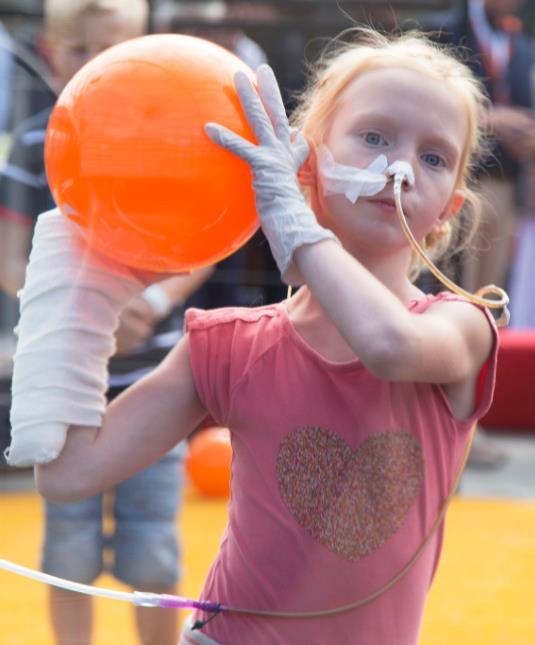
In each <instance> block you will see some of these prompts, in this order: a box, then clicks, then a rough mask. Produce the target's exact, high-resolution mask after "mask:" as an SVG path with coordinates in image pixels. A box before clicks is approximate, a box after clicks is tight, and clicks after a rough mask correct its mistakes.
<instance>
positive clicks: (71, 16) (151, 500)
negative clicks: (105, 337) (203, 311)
mask: <svg viewBox="0 0 535 645" xmlns="http://www.w3.org/2000/svg"><path fill="white" fill-rule="evenodd" d="M44 15H45V25H44V38H43V45H44V48H45V51H46V53H47V56H48V58H49V61H50V66H51V68H52V70H53V73H54V82H55V84H56V89H57V91H58V92H59V91H60V90H61V89H62V88H63V87H64V85H65V84H66V83H67V82H68V81H69V80H70V78H71V77H72V76H73V75H74V74H75V73H76V72H77V71H78V69H79V68H80V67H82V65H84V64H85V63H86V62H87V61H89V60H90V59H91V58H93V57H94V56H95V55H96V54H98V53H99V52H101V51H102V50H104V49H107V48H108V47H110V46H112V45H114V44H117V43H119V42H121V41H124V40H126V39H129V38H132V37H135V36H140V35H142V34H143V33H145V31H146V24H147V19H148V5H147V2H146V0H45V3H44ZM50 113H51V107H47V108H46V109H44V110H42V111H40V112H38V113H37V114H36V115H34V116H33V117H31V118H30V119H29V120H26V121H24V122H23V123H21V124H20V125H19V127H18V128H17V129H16V130H15V132H14V136H13V144H12V148H11V150H10V153H9V158H8V160H7V163H6V165H5V167H4V168H3V170H2V172H1V174H0V287H1V288H2V289H3V290H4V292H5V293H7V294H9V295H10V296H12V297H13V298H15V297H16V294H17V292H18V290H19V289H21V288H22V286H23V284H24V277H25V269H26V264H27V259H28V254H29V250H30V246H31V239H32V234H33V229H34V225H35V222H36V219H37V216H38V215H39V214H40V213H42V212H44V211H47V210H50V209H51V208H53V207H54V202H53V199H52V195H51V194H50V191H49V188H48V185H47V180H46V175H45V165H44V138H45V131H46V127H47V123H48V119H49V116H50ZM211 271H212V270H211V269H203V270H199V271H196V272H194V273H193V274H191V276H177V277H173V278H170V279H167V280H164V281H162V282H160V283H158V284H155V285H153V287H154V288H153V287H151V288H150V289H148V290H147V291H146V292H144V293H143V294H142V295H141V296H139V297H136V298H134V299H133V300H132V301H130V303H128V305H127V306H126V308H125V309H124V311H123V313H122V315H121V320H120V326H119V329H118V330H117V333H116V343H117V353H116V357H115V358H114V359H113V360H112V363H111V366H110V380H109V391H108V399H109V400H111V399H113V398H114V397H115V396H117V395H118V394H119V393H120V392H121V391H122V390H123V389H124V388H125V387H127V386H128V385H130V384H131V383H133V382H134V381H136V380H137V379H138V378H140V377H141V376H142V375H144V374H145V373H147V372H148V371H150V370H151V369H152V368H153V367H154V366H156V365H157V364H158V363H159V362H160V361H161V360H162V358H163V356H164V355H165V354H166V353H167V351H168V350H169V349H170V348H171V347H172V346H173V345H174V344H175V343H176V342H177V340H178V338H179V337H180V335H181V329H182V313H181V312H182V306H181V305H183V303H184V302H185V300H186V299H187V297H188V296H189V295H190V294H191V293H192V292H194V291H195V290H196V289H197V288H198V287H199V286H200V285H201V284H202V283H203V282H204V280H205V279H206V278H207V277H208V275H210V273H211ZM183 452H184V445H183V444H182V445H178V446H176V447H175V448H174V449H173V450H172V451H170V452H169V453H168V454H167V455H166V456H165V457H164V458H163V459H162V460H160V461H159V462H158V463H156V464H154V465H153V466H151V467H150V468H148V469H147V470H146V471H143V472H141V473H139V474H138V475H136V476H135V477H132V478H130V479H128V480H126V481H125V482H123V483H121V484H120V485H118V486H117V487H116V488H115V489H114V491H113V517H114V532H113V535H111V536H108V535H106V534H105V533H104V530H103V514H104V512H105V511H104V509H103V502H106V504H105V506H107V504H108V501H110V500H108V498H106V499H105V500H103V497H102V496H101V495H98V496H95V497H91V498H89V499H87V500H84V501H82V502H79V503H76V504H67V505H57V504H53V503H49V502H47V503H46V505H45V543H44V549H43V555H42V568H43V570H44V571H45V572H46V573H49V574H52V575H55V576H59V577H62V578H67V579H70V580H74V581H77V582H81V583H86V584H89V583H91V582H93V581H94V580H95V578H97V576H98V575H99V574H100V573H101V571H102V570H103V569H104V568H105V556H106V555H107V550H108V548H109V549H110V550H111V551H112V553H113V563H112V564H111V567H110V568H111V572H112V574H113V575H114V576H115V577H116V578H117V579H118V580H121V581H122V582H124V583H125V584H127V585H129V586H132V587H134V588H137V589H143V590H147V591H153V592H155V593H168V594H174V593H177V581H178V579H179V577H180V571H179V566H178V562H179V557H178V556H179V544H178V540H177V536H176V515H177V512H178V508H179V506H180V502H181V493H182V456H183ZM49 600H50V613H51V620H52V627H53V631H54V634H55V638H56V643H58V644H59V645H88V644H89V643H90V642H91V639H92V629H93V605H92V599H91V597H90V596H86V595H82V594H76V593H73V592H70V591H65V590H62V589H58V588H55V587H50V597H49ZM136 622H137V627H138V632H139V637H140V640H141V642H142V643H143V644H144V645H149V644H153V645H171V644H173V645H175V644H176V642H177V639H178V631H179V621H178V618H177V612H176V611H169V610H165V609H154V608H143V607H137V608H136Z"/></svg>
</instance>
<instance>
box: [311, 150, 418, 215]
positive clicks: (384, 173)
mask: <svg viewBox="0 0 535 645" xmlns="http://www.w3.org/2000/svg"><path fill="white" fill-rule="evenodd" d="M317 155H318V168H319V180H320V186H321V188H322V191H323V194H324V195H344V196H345V197H346V198H347V199H348V200H349V201H350V202H351V203H352V204H354V203H355V202H356V201H357V199H358V198H359V197H360V196H363V197H371V196H372V195H377V194H378V193H380V192H381V191H382V190H383V189H384V188H385V186H386V184H387V183H388V181H389V178H390V177H391V176H393V175H397V174H398V173H403V180H402V181H408V182H409V183H410V184H411V185H413V184H414V173H413V170H412V168H411V166H410V164H409V163H408V162H406V161H394V163H392V164H390V165H388V160H387V158H386V156H385V155H379V156H378V157H377V158H376V159H375V160H374V161H372V163H371V164H370V165H369V166H368V167H367V168H356V167H354V166H347V165H344V164H341V163H338V162H337V161H335V160H334V157H333V156H332V153H331V151H330V150H329V148H328V147H327V146H326V145H325V144H321V145H319V146H318V148H317Z"/></svg>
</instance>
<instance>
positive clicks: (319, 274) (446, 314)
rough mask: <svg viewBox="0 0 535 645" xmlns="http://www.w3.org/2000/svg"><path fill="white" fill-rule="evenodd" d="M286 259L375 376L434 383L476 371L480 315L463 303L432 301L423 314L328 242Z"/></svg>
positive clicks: (488, 343)
mask: <svg viewBox="0 0 535 645" xmlns="http://www.w3.org/2000/svg"><path fill="white" fill-rule="evenodd" d="M294 258H295V261H296V263H297V266H298V267H299V271H300V272H301V274H302V275H303V278H304V279H305V281H306V283H307V285H308V287H309V289H310V290H311V292H312V293H313V294H314V297H315V298H316V299H317V300H318V301H319V302H320V304H321V305H322V307H323V308H324V310H325V311H326V312H327V313H328V315H329V318H330V319H331V320H332V321H333V323H334V324H335V326H336V327H337V329H338V330H339V332H340V333H341V334H342V336H343V337H344V339H345V340H346V342H347V343H348V344H349V346H350V347H351V348H352V349H353V350H354V352H355V354H356V355H357V356H358V357H359V358H360V360H361V361H362V362H363V363H364V364H365V365H366V367H368V369H370V370H371V371H372V372H373V373H375V374H376V375H377V376H379V377H381V378H384V379H387V380H392V381H420V382H428V383H442V384H446V383H454V382H458V381H463V380H465V379H469V378H470V377H472V376H474V375H475V374H477V372H478V371H479V370H480V369H481V367H482V365H483V364H484V363H485V361H486V359H487V358H488V356H489V354H490V352H491V350H492V344H493V334H492V330H491V326H490V324H489V321H488V319H487V316H486V315H485V313H484V312H483V311H482V310H481V309H479V308H477V307H475V306H474V305H472V304H470V303H467V302H462V301H455V302H448V301H442V302H441V301H439V302H437V303H435V304H434V305H432V306H431V307H430V308H429V309H428V310H427V311H426V312H425V313H423V314H418V313H412V312H411V311H409V310H408V309H407V307H406V306H405V304H404V303H402V302H401V301H400V300H399V299H398V298H397V297H396V296H395V295H394V294H393V293H392V292H391V291H390V290H389V289H387V288H386V287H385V286H384V285H383V284H382V283H381V282H380V281H379V280H378V279H377V278H376V277H375V276H373V275H372V274H371V273H370V272H369V271H368V270H367V269H366V268H365V267H364V266H362V265H361V264H360V263H359V262H358V261H357V260H356V259H355V258H354V257H352V256H351V255H350V254H349V253H347V252H346V251H345V250H344V249H343V248H342V247H341V246H339V245H338V244H334V243H332V242H325V243H323V244H316V245H305V246H301V247H299V248H298V249H297V250H296V251H295V254H294ZM355 285H358V287H357V288H356V287H355Z"/></svg>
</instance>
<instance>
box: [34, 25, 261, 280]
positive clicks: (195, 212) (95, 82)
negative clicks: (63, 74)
mask: <svg viewBox="0 0 535 645" xmlns="http://www.w3.org/2000/svg"><path fill="white" fill-rule="evenodd" d="M238 70H242V71H244V72H245V73H246V74H247V75H248V76H249V77H250V78H251V80H254V74H253V73H252V71H251V70H250V68H249V67H247V66H246V65H245V64H244V63H243V62H242V61H240V60H239V59H238V58H237V57H236V56H234V55H233V54H231V53H230V52H228V51H227V50H226V49H223V48H222V47H220V46H218V45H215V44H213V43H210V42H208V41H206V40H203V39H200V38H194V37H191V36H180V35H176V34H165V35H152V36H144V37H142V38H135V39H133V40H130V41H126V42H124V43H121V44H119V45H116V46H114V47H111V48H110V49H108V50H106V51H105V52H103V53H102V54H100V55H98V56H97V57H95V58H94V59H93V60H91V61H90V62H89V63H88V64H87V65H85V66H84V67H83V68H82V69H81V70H80V71H79V72H78V73H77V74H76V75H75V76H74V77H73V78H72V80H71V81H70V82H69V83H68V84H67V86H66V87H65V89H64V90H63V92H62V93H61V95H60V97H59V99H58V102H57V104H56V106H55V108H54V110H53V112H52V115H51V117H50V121H49V126H48V129H47V133H46V141H45V164H46V172H47V178H48V182H49V185H50V188H51V190H52V193H53V195H54V199H55V201H56V203H57V204H58V206H59V208H60V210H61V211H62V212H63V213H64V214H65V215H66V216H67V217H69V218H70V219H72V220H74V221H76V222H78V223H79V224H81V225H82V226H83V227H84V228H85V229H87V231H88V242H89V244H90V245H91V246H93V247H95V248H97V249H98V250H100V251H101V252H102V253H105V254H106V255H109V256H111V257H113V258H114V259H116V260H118V261H120V262H122V263H124V264H127V265H129V266H132V267H136V268H140V269H147V270H151V271H162V272H179V271H187V270H190V269H193V268H196V267H200V266H205V265H208V264H212V263H214V262H217V261H219V260H221V259H223V258H224V257H227V256H228V255H230V254H231V253H233V252H234V251H235V250H236V249H238V248H239V247H240V246H241V245H242V244H244V243H245V242H246V241H247V240H248V239H249V238H250V237H251V236H252V235H253V233H254V232H255V231H256V229H257V228H258V218H257V216H256V211H255V206H254V195H253V190H252V187H251V173H250V170H249V168H248V166H247V164H246V163H245V162H244V161H242V160H240V159H238V158H237V157H235V156H234V155H232V154H231V153H230V152H228V151H226V150H223V149H222V148H220V147H219V146H217V145H216V144H214V143H213V142H212V141H210V139H209V138H208V137H207V135H206V134H205V132H204V125H205V123H207V122H208V121H215V122H217V123H221V124H223V125H225V126H227V127H228V128H230V129H232V130H233V131H235V132H237V133H238V134H240V135H242V136H243V137H245V138H246V139H248V140H249V141H254V140H255V139H254V135H253V133H252V131H251V129H250V127H249V125H248V123H247V122H246V119H245V115H244V113H243V111H242V108H241V106H240V104H239V100H238V96H237V94H236V91H235V89H234V85H233V76H234V74H235V72H236V71H238Z"/></svg>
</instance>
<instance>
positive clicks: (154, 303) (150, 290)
mask: <svg viewBox="0 0 535 645" xmlns="http://www.w3.org/2000/svg"><path fill="white" fill-rule="evenodd" d="M141 297H142V298H143V300H146V301H147V302H148V303H149V305H150V306H151V308H152V310H153V311H154V313H155V314H156V315H157V316H159V317H160V318H165V317H166V316H167V314H169V313H170V311H171V309H172V308H173V306H174V305H173V302H172V301H171V298H169V296H168V295H167V293H166V291H165V289H164V288H163V287H162V286H161V285H160V284H152V285H151V286H150V287H147V288H146V289H145V291H143V293H142V294H141ZM177 304H178V303H177Z"/></svg>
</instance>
